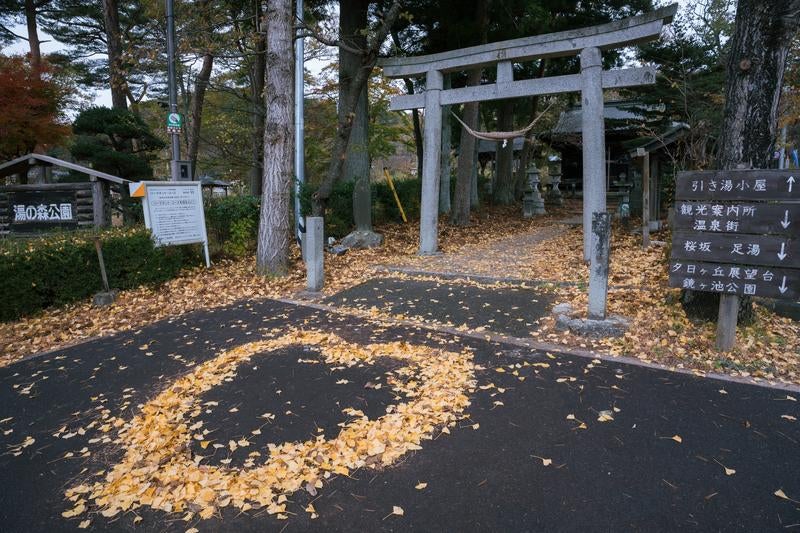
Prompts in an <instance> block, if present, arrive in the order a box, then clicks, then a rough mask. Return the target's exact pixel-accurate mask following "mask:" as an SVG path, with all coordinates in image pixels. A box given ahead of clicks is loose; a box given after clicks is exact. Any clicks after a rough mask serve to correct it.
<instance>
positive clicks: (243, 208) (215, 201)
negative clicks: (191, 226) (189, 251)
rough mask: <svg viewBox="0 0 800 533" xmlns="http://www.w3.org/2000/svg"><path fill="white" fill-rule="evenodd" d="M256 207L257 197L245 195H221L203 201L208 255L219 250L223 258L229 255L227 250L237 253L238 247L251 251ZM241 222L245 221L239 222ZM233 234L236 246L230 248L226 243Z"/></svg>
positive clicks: (254, 232) (255, 232)
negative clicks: (209, 250) (224, 255)
mask: <svg viewBox="0 0 800 533" xmlns="http://www.w3.org/2000/svg"><path fill="white" fill-rule="evenodd" d="M260 205H261V201H260V198H259V197H258V196H249V195H240V196H225V197H218V198H211V199H209V200H206V205H205V212H206V230H207V231H208V240H209V247H210V248H211V250H212V253H218V252H220V251H221V252H222V253H224V254H226V255H231V251H233V250H240V249H241V248H242V247H244V248H245V249H252V248H253V247H254V245H255V241H256V234H257V232H258V216H259V212H258V210H259V207H260ZM242 220H246V221H247V222H240V221H242ZM237 223H238V224H237ZM234 228H235V230H234ZM234 231H235V233H236V235H235V238H236V239H237V244H235V245H232V246H233V247H231V246H227V242H228V241H229V240H230V239H232V238H234ZM233 255H234V256H237V255H236V254H233ZM237 257H238V256H237Z"/></svg>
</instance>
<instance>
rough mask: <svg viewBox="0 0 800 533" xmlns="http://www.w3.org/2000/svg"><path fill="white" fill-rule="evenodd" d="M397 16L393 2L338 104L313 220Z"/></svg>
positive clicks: (325, 197)
mask: <svg viewBox="0 0 800 533" xmlns="http://www.w3.org/2000/svg"><path fill="white" fill-rule="evenodd" d="M399 16H400V0H395V1H394V2H393V3H392V5H391V7H390V8H389V10H388V11H387V12H386V15H385V16H384V18H383V22H382V23H381V26H380V28H379V29H378V30H377V31H376V32H375V34H374V35H373V36H372V37H371V38H370V39H369V48H368V49H367V50H366V52H365V54H364V57H363V58H362V61H361V66H362V68H360V69H359V70H358V73H357V74H356V75H355V77H354V78H353V79H352V81H351V82H350V83H351V85H350V88H351V90H350V91H349V94H348V95H347V101H345V102H344V104H343V103H342V102H339V105H340V106H342V107H341V108H340V109H342V110H344V111H346V113H341V114H340V118H339V124H338V126H337V128H336V137H335V138H334V141H333V147H332V148H331V161H330V164H329V165H328V171H327V173H326V174H325V179H324V180H323V181H322V183H321V184H320V186H319V188H318V189H317V191H316V192H315V193H314V195H313V196H312V199H313V209H312V212H313V214H314V216H322V215H323V213H324V211H325V203H326V202H327V200H328V198H329V197H330V195H331V191H333V185H334V183H336V182H337V181H338V180H339V179H340V178H341V176H342V169H343V168H344V161H345V157H346V154H347V146H348V144H349V143H350V132H351V131H352V129H353V116H354V114H355V109H356V105H357V104H358V95H359V94H360V93H361V88H362V87H365V86H366V84H367V80H368V79H369V77H370V75H371V74H372V69H373V68H375V63H376V62H377V59H378V52H379V50H380V47H381V45H382V44H383V42H384V41H385V40H386V37H387V36H388V35H389V30H390V28H391V26H392V25H393V24H394V23H395V22H396V21H397V18H398V17H399ZM268 38H269V37H268Z"/></svg>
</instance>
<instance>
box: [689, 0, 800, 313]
mask: <svg viewBox="0 0 800 533" xmlns="http://www.w3.org/2000/svg"><path fill="white" fill-rule="evenodd" d="M798 24H800V0H791V1H788V2H787V1H786V0H739V3H738V6H737V9H736V28H735V31H734V34H733V37H732V39H731V50H730V53H729V56H728V65H727V82H726V91H725V110H724V114H723V121H722V131H721V134H720V139H719V143H718V144H719V147H720V148H719V152H718V154H717V168H719V169H734V168H737V167H740V166H744V167H746V168H750V167H753V168H769V167H770V163H771V157H772V148H773V145H774V142H775V138H776V132H777V116H778V103H779V100H780V95H781V90H782V88H783V74H784V69H785V66H786V56H787V54H788V52H789V47H790V45H791V41H792V36H793V35H794V32H795V31H797V27H798ZM682 302H683V305H684V309H686V313H687V314H688V315H689V316H692V317H698V318H706V319H714V320H716V318H717V312H718V309H719V295H717V294H712V293H705V292H693V291H684V293H683V295H682ZM753 318H754V313H753V305H752V302H751V299H750V298H749V297H743V298H740V304H739V322H740V323H742V324H747V323H750V322H752V320H753Z"/></svg>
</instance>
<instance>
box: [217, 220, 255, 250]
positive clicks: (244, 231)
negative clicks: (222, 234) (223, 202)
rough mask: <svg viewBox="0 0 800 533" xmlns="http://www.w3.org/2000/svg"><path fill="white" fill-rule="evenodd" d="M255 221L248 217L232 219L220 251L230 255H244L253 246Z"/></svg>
mask: <svg viewBox="0 0 800 533" xmlns="http://www.w3.org/2000/svg"><path fill="white" fill-rule="evenodd" d="M255 228H256V223H255V222H253V221H252V219H250V218H240V219H239V220H234V221H233V223H232V224H231V227H230V235H229V237H228V240H226V241H225V243H224V244H223V245H222V252H223V253H224V254H225V255H227V256H230V257H244V256H245V255H246V254H247V253H248V252H251V251H252V250H253V249H254V248H255V232H256V229H255Z"/></svg>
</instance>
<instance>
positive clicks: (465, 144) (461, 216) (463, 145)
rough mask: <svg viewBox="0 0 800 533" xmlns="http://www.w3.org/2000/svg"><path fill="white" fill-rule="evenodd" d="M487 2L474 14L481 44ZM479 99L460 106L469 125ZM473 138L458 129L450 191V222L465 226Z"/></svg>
mask: <svg viewBox="0 0 800 533" xmlns="http://www.w3.org/2000/svg"><path fill="white" fill-rule="evenodd" d="M487 7H488V1H487V0H479V1H478V3H477V5H476V8H475V14H476V16H477V18H478V21H479V26H480V28H481V39H480V40H481V43H483V44H486V41H487V30H488V24H489V18H488V12H487ZM481 74H482V71H481V69H479V68H478V69H475V70H471V71H469V72H468V73H467V85H468V86H472V85H480V83H481ZM479 110H480V107H479V104H478V102H469V103H467V104H464V107H463V108H462V116H461V120H463V121H464V123H465V124H466V125H467V126H469V127H470V128H473V129H475V128H477V127H478V112H479ZM475 143H476V141H475V138H474V137H473V136H472V135H470V134H469V133H467V132H466V131H465V130H464V128H463V127H462V129H461V141H460V142H459V144H458V161H457V162H456V187H455V190H454V191H453V206H452V212H451V213H450V223H451V224H453V225H454V226H467V225H468V224H469V213H470V206H471V204H472V167H473V166H474V165H477V164H478V162H477V161H476V159H475Z"/></svg>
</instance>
